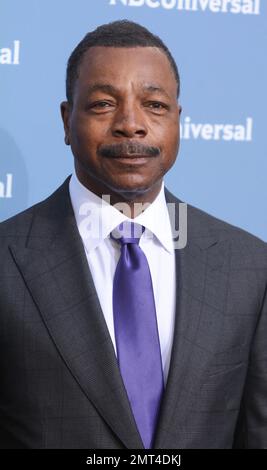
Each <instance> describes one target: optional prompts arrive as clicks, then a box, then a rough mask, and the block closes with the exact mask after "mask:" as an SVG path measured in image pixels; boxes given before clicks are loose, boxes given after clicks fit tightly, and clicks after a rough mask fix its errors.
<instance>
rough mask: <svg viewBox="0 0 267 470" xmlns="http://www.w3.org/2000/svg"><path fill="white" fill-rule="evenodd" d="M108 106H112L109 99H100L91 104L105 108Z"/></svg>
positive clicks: (92, 106)
mask: <svg viewBox="0 0 267 470" xmlns="http://www.w3.org/2000/svg"><path fill="white" fill-rule="evenodd" d="M107 106H110V103H108V102H107V101H98V102H97V103H93V104H92V105H91V108H99V109H104V108H106V107H107Z"/></svg>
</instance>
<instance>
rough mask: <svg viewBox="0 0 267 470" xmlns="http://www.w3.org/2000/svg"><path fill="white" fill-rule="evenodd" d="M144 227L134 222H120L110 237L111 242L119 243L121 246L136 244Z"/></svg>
mask: <svg viewBox="0 0 267 470" xmlns="http://www.w3.org/2000/svg"><path fill="white" fill-rule="evenodd" d="M144 230H145V227H144V226H143V225H140V224H136V223H134V222H128V221H125V222H122V223H121V224H120V225H118V227H116V228H115V229H114V230H113V231H112V232H111V233H110V236H111V238H112V239H113V240H115V241H117V242H119V243H120V244H121V245H127V244H129V243H131V244H133V243H134V244H138V243H139V241H140V238H141V235H142V233H143V232H144Z"/></svg>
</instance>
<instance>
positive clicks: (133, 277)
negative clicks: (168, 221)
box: [111, 222, 164, 449]
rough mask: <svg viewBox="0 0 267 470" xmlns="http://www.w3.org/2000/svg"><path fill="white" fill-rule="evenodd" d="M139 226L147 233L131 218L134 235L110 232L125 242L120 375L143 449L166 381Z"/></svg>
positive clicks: (118, 305)
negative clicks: (118, 234) (126, 235)
mask: <svg viewBox="0 0 267 470" xmlns="http://www.w3.org/2000/svg"><path fill="white" fill-rule="evenodd" d="M128 224H129V223H128ZM123 226H124V233H125V223H122V224H120V225H119V227H118V229H119V230H120V228H121V227H123ZM126 227H127V226H126ZM138 229H139V236H136V231H137V230H138ZM140 229H141V230H142V231H144V227H142V226H141V225H137V224H134V223H133V222H132V223H130V224H129V225H128V234H129V235H130V237H125V236H121V237H120V238H118V236H117V235H116V238H114V236H113V235H112V234H111V237H112V238H113V239H115V240H116V241H118V242H120V244H121V256H120V259H119V262H118V265H117V268H116V271H115V276H114V284H113V316H114V329H115V338H116V347H117V356H118V362H119V367H120V371H121V375H122V378H123V382H124V385H125V388H126V391H127V395H128V398H129V401H130V404H131V408H132V411H133V414H134V417H135V421H136V424H137V427H138V430H139V433H140V435H141V437H142V440H143V444H144V447H145V449H150V448H151V446H152V443H153V436H154V432H155V428H156V424H157V418H158V414H159V408H160V403H161V399H162V395H163V391H164V379H163V371H162V362H161V352H160V343H159V336H158V328H157V317H156V309H155V301H154V294H153V286H152V280H151V275H150V270H149V266H148V262H147V259H146V256H145V254H144V252H143V251H142V249H141V248H140V247H139V239H140V235H141V234H140V232H141V230H140Z"/></svg>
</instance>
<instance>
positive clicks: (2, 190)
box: [0, 173, 13, 198]
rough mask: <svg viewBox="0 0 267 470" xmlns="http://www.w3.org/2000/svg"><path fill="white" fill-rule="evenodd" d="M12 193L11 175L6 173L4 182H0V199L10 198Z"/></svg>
mask: <svg viewBox="0 0 267 470" xmlns="http://www.w3.org/2000/svg"><path fill="white" fill-rule="evenodd" d="M12 193H13V174H12V173H7V174H6V176H5V181H0V198H11V197H12Z"/></svg>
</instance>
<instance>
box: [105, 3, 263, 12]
mask: <svg viewBox="0 0 267 470" xmlns="http://www.w3.org/2000/svg"><path fill="white" fill-rule="evenodd" d="M260 1H261V0H109V5H124V6H127V7H142V6H147V7H149V8H164V9H165V10H180V11H189V12H195V11H200V12H210V13H232V14H243V15H259V14H260Z"/></svg>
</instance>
